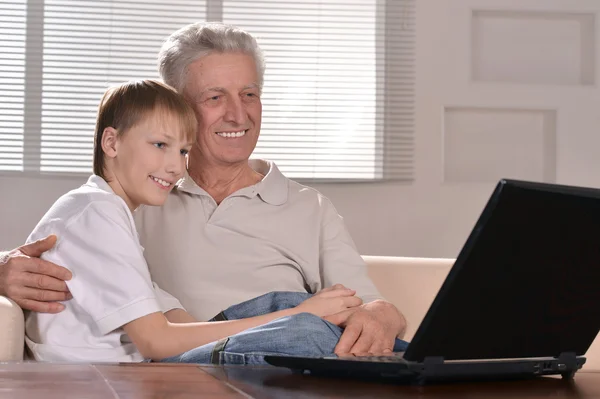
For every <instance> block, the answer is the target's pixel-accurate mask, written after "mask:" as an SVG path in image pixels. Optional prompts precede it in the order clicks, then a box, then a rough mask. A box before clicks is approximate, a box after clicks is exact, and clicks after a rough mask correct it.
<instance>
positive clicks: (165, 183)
mask: <svg viewBox="0 0 600 399" xmlns="http://www.w3.org/2000/svg"><path fill="white" fill-rule="evenodd" d="M150 177H151V178H152V180H154V181H155V182H157V183H158V184H160V185H161V186H163V187H169V186H170V185H171V183H169V182H167V181H164V180H163V179H159V178H158V177H154V176H150Z"/></svg>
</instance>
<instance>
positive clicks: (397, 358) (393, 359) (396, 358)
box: [324, 352, 404, 363]
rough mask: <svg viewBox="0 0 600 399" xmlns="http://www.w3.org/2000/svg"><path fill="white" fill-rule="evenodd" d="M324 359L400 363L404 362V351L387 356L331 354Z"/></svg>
mask: <svg viewBox="0 0 600 399" xmlns="http://www.w3.org/2000/svg"><path fill="white" fill-rule="evenodd" d="M324 359H339V360H351V361H356V362H379V363H398V362H404V352H394V353H393V354H390V355H385V356H383V355H382V356H355V355H346V356H329V357H324Z"/></svg>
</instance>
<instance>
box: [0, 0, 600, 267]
mask: <svg viewBox="0 0 600 399" xmlns="http://www.w3.org/2000/svg"><path fill="white" fill-rule="evenodd" d="M481 10H488V11H481ZM498 10H509V11H508V12H505V13H498ZM524 10H525V12H524ZM599 10H600V2H598V1H597V0H417V109H416V113H417V115H416V116H417V132H416V179H415V181H414V182H413V183H410V184H409V183H393V184H391V183H386V184H384V183H373V184H358V185H356V184H342V185H332V184H323V185H317V186H316V187H317V188H318V189H319V190H321V191H322V192H323V193H324V194H325V195H327V196H328V197H329V198H331V200H332V201H333V203H334V204H336V207H337V209H338V211H339V212H340V213H341V214H342V215H344V217H345V219H346V222H347V225H348V227H349V229H350V231H351V233H352V236H353V237H354V239H355V241H356V244H357V246H358V248H359V250H360V251H361V253H364V254H378V255H406V256H443V257H455V256H456V255H457V254H458V251H459V250H460V248H461V246H462V244H463V243H464V241H465V240H466V238H467V235H468V234H469V232H470V230H471V227H472V226H473V225H474V223H475V221H476V219H477V217H478V216H479V213H480V211H481V209H482V208H483V206H484V205H485V202H486V201H487V198H488V196H489V194H490V193H491V191H492V190H493V188H494V186H495V182H496V180H495V179H496V177H499V176H504V177H517V178H519V177H520V178H523V177H528V178H533V179H537V180H545V181H557V182H559V183H565V184H579V185H588V186H596V187H598V186H600V157H598V156H597V153H598V151H599V149H600V134H597V132H596V130H597V127H598V126H600V91H599V90H598V87H597V79H598V73H597V69H598V65H599V64H600V63H599V62H598V60H597V54H598V51H597V49H598V43H600V40H598V33H597V30H598V29H597V25H598V22H597V21H598V19H597V16H598V11H599ZM473 15H475V20H473V18H474V17H473ZM590 21H591V22H590ZM590 29H591V30H590ZM473 32H475V33H476V35H475V36H476V37H475V38H474V39H473ZM549 32H550V33H553V34H554V37H551V39H548V33H549ZM504 35H506V37H505V36H504ZM515 35H516V37H515ZM482 40H483V42H481V41H482ZM535 40H539V43H537V42H535ZM532 46H533V47H532ZM548 46H555V47H554V48H555V49H557V50H558V51H556V52H551V51H548V49H547V47H548ZM490 49H491V50H490ZM494 49H495V51H493V50H494ZM532 49H533V50H535V51H532ZM490 51H491V52H490ZM555 53H556V54H555ZM472 55H473V56H474V57H475V59H473V58H472ZM478 57H479V58H478ZM507 60H508V61H507ZM573 63H575V64H573ZM540 64H541V65H544V66H545V67H544V68H539V65H540ZM546 67H547V68H546ZM532 68H533V70H532ZM535 68H538V69H535ZM538 71H539V72H538ZM493 80H495V81H493ZM445 107H450V108H451V109H453V110H459V111H460V112H458V113H457V114H448V115H451V116H452V117H449V116H448V115H446V118H445V117H444V115H445V112H444V109H445ZM496 111H498V112H496ZM540 112H550V113H551V114H552V115H553V116H554V117H555V120H554V119H553V120H551V121H550V123H546V122H547V121H546V120H545V119H544V118H542V119H539V118H538V114H540ZM456 115H459V117H458V119H456V117H455V116H456ZM461 115H463V116H464V115H466V116H467V118H466V119H465V118H464V117H462V116H461ZM490 115H491V116H490ZM540 115H541V114H540ZM486 118H487V119H486ZM536 118H538V119H536ZM551 119H552V118H551ZM538 122H539V123H538ZM530 131H531V134H529V133H530ZM478 132H481V134H484V135H485V134H489V135H490V136H484V137H489V138H490V140H488V141H487V142H486V141H485V140H484V141H483V142H481V140H473V137H474V136H469V134H474V133H478ZM498 135H500V137H498ZM549 137H550V138H551V140H550V141H548V138H549ZM476 138H477V137H476ZM486 143H488V144H489V145H488V146H486ZM492 144H493V146H492ZM445 148H446V150H444V149H445ZM486 151H487V152H486ZM477 159H480V161H479V162H480V164H478V165H477V167H472V166H471V165H470V162H474V160H477ZM83 180H85V179H81V178H80V179H67V178H62V179H56V178H33V177H30V178H16V177H1V176H0V187H2V189H1V191H0V192H1V194H0V205H1V206H0V248H1V247H5V248H11V247H13V246H16V245H18V244H19V243H21V242H22V241H23V240H24V239H25V237H26V236H27V235H28V234H29V232H30V231H31V229H32V228H33V227H34V225H35V223H36V222H37V220H38V219H39V218H40V217H41V216H42V215H43V213H44V212H45V210H46V209H47V208H48V207H49V206H50V205H51V204H52V202H53V201H54V200H55V199H56V198H57V197H58V196H60V195H61V194H62V193H64V192H65V191H67V190H68V189H70V188H72V187H75V186H77V185H79V184H81V183H82V182H83Z"/></svg>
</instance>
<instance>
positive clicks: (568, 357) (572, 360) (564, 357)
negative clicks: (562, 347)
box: [556, 352, 577, 369]
mask: <svg viewBox="0 0 600 399" xmlns="http://www.w3.org/2000/svg"><path fill="white" fill-rule="evenodd" d="M556 359H557V360H558V363H559V368H561V365H564V366H563V367H565V368H566V369H577V355H576V354H575V352H561V354H560V355H558V357H557V358H556Z"/></svg>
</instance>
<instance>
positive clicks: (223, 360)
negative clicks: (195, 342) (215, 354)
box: [219, 351, 246, 364]
mask: <svg viewBox="0 0 600 399" xmlns="http://www.w3.org/2000/svg"><path fill="white" fill-rule="evenodd" d="M219 364H246V356H245V355H244V354H243V353H233V352H225V351H222V352H219Z"/></svg>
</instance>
